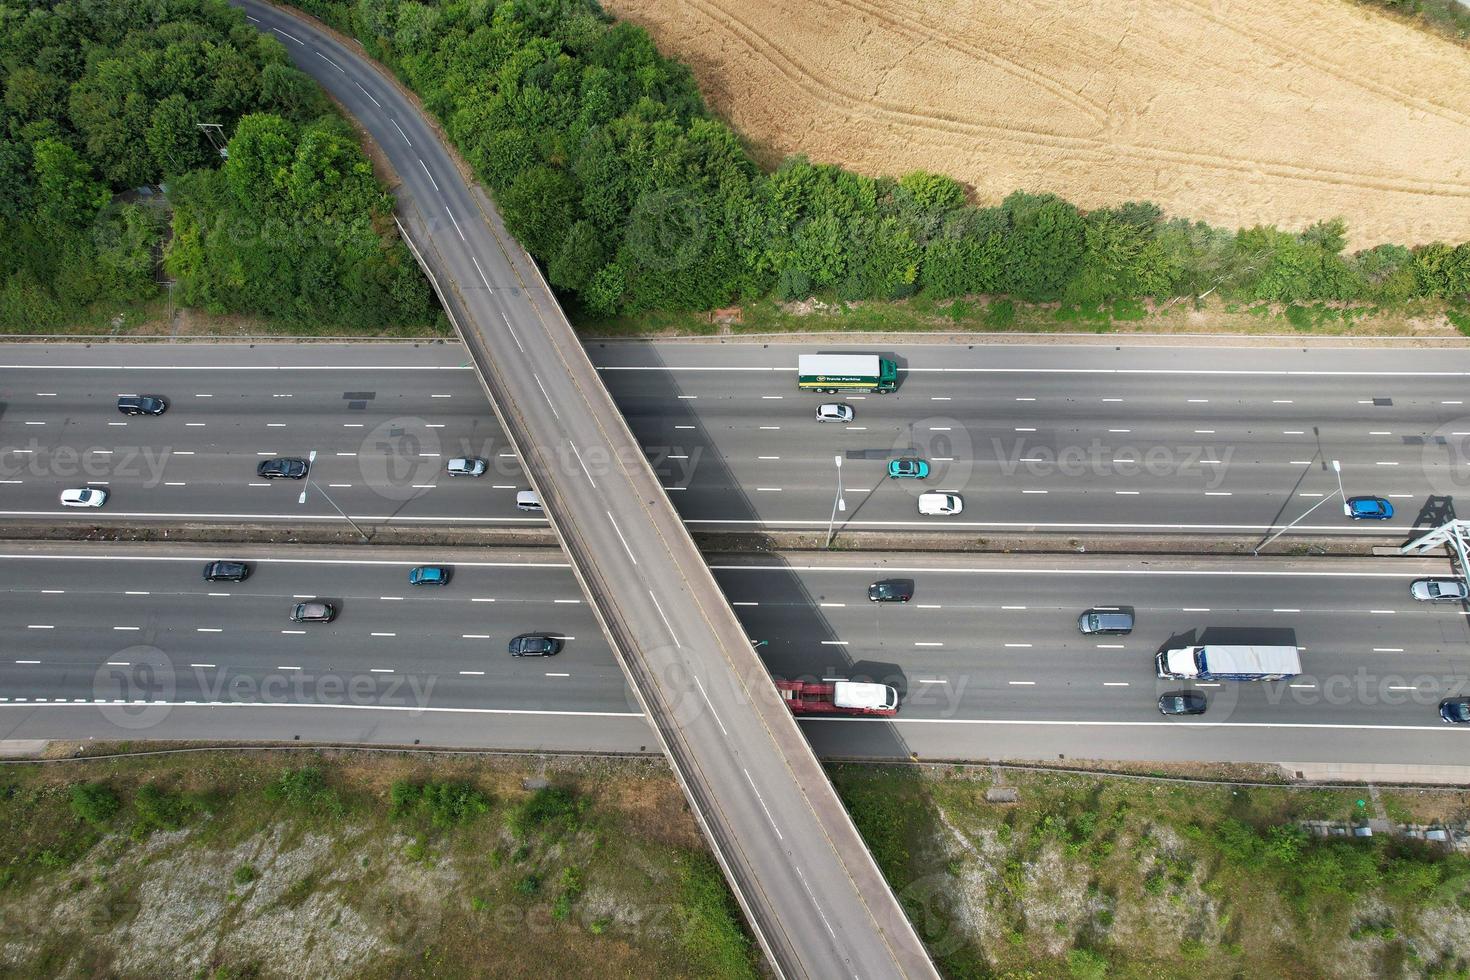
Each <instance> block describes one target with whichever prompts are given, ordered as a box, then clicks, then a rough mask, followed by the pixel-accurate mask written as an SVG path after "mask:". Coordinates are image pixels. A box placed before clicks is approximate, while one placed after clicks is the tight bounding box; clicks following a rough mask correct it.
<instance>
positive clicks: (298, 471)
mask: <svg viewBox="0 0 1470 980" xmlns="http://www.w3.org/2000/svg"><path fill="white" fill-rule="evenodd" d="M306 470H307V465H306V460H304V459H293V458H291V457H290V456H277V457H276V458H275V459H263V460H261V461H260V465H259V466H257V467H256V468H255V475H256V476H260V477H264V478H265V479H267V480H301V479H305V477H306Z"/></svg>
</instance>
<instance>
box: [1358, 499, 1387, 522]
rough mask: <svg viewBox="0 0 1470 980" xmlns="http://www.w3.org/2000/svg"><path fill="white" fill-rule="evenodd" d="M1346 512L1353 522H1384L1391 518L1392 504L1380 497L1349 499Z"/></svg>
mask: <svg viewBox="0 0 1470 980" xmlns="http://www.w3.org/2000/svg"><path fill="white" fill-rule="evenodd" d="M1347 512H1348V516H1349V517H1351V518H1352V519H1353V520H1355V521H1386V520H1388V519H1389V518H1391V517H1393V504H1391V503H1389V502H1388V501H1387V500H1384V499H1383V498H1382V497H1349V498H1348V502H1347Z"/></svg>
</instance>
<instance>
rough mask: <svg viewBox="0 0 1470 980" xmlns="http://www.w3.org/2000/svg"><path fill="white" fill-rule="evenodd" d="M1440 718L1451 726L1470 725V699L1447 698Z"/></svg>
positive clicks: (1442, 706)
mask: <svg viewBox="0 0 1470 980" xmlns="http://www.w3.org/2000/svg"><path fill="white" fill-rule="evenodd" d="M1439 716H1440V718H1442V719H1444V720H1445V721H1447V722H1449V723H1450V724H1451V725H1470V698H1445V699H1444V700H1443V701H1441V702H1440V703H1439Z"/></svg>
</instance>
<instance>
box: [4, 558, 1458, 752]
mask: <svg viewBox="0 0 1470 980" xmlns="http://www.w3.org/2000/svg"><path fill="white" fill-rule="evenodd" d="M218 557H244V558H246V559H247V560H249V561H250V562H251V564H252V568H253V572H252V574H251V577H250V578H249V579H247V580H246V581H245V582H243V583H206V582H204V581H203V580H202V578H201V575H200V571H201V569H202V567H203V564H204V562H205V561H206V560H207V559H209V558H218ZM915 558H916V556H913V555H851V554H836V555H827V556H813V555H788V556H774V557H771V558H767V559H763V560H759V561H753V560H751V559H744V558H742V559H738V560H736V559H721V558H718V557H717V558H716V559H715V561H714V568H715V574H716V577H717V578H718V580H719V582H720V584H721V586H722V587H723V588H724V589H725V591H726V592H727V594H728V595H729V597H730V599H731V601H732V603H733V604H734V606H735V609H736V611H737V612H738V613H739V615H740V617H741V620H742V623H743V625H744V626H745V628H746V630H747V632H748V633H749V635H750V637H751V638H752V639H755V640H765V641H766V643H765V645H763V646H762V647H761V648H760V652H761V654H762V656H763V657H764V658H765V660H766V662H767V663H768V665H769V667H770V670H771V671H772V672H773V673H776V674H780V675H784V676H816V677H871V678H872V679H875V680H881V681H883V682H886V683H891V684H894V685H896V686H898V687H899V688H900V689H901V690H902V691H903V694H904V702H903V707H902V709H901V711H900V714H899V720H898V721H897V722H896V723H894V724H886V723H881V722H872V721H860V722H806V723H804V727H805V728H806V730H807V731H808V733H809V734H811V736H812V738H813V740H814V742H815V743H816V744H817V745H818V746H819V748H821V750H822V751H823V753H824V754H829V755H838V756H854V755H879V756H884V757H892V756H895V755H897V756H899V757H902V756H903V755H905V754H906V753H907V752H908V751H913V752H917V753H918V754H919V755H920V756H921V757H925V758H930V757H948V758H1038V757H1042V758H1047V757H1049V758H1055V757H1056V755H1058V754H1060V755H1064V756H1066V757H1069V758H1080V757H1088V758H1119V759H1156V760H1175V759H1188V758H1194V757H1197V758H1201V759H1209V760H1219V761H1267V762H1269V761H1281V760H1282V759H1283V758H1291V759H1294V760H1296V761H1338V762H1342V761H1364V762H1372V761H1396V762H1436V761H1437V762H1443V763H1450V762H1460V761H1463V752H1464V743H1463V742H1461V741H1459V739H1461V738H1463V737H1466V736H1470V732H1467V731H1465V730H1462V729H1459V728H1453V727H1450V726H1446V725H1443V724H1442V723H1441V722H1440V721H1439V719H1438V716H1437V714H1436V711H1435V709H1436V706H1437V704H1438V702H1439V700H1440V699H1441V698H1443V697H1447V696H1453V695H1458V694H1464V693H1466V685H1467V682H1470V669H1467V667H1466V664H1465V660H1464V652H1463V651H1464V650H1465V649H1466V643H1467V641H1470V625H1467V622H1466V619H1467V617H1466V610H1465V609H1464V608H1463V607H1461V606H1460V605H1458V604H1454V603H1450V604H1442V605H1430V604H1425V603H1419V602H1415V601H1414V600H1412V599H1411V598H1410V597H1409V595H1408V583H1409V582H1410V581H1412V580H1413V579H1414V578H1416V577H1419V576H1422V575H1427V574H1446V573H1447V571H1448V569H1447V563H1446V562H1445V561H1444V560H1442V559H1436V560H1419V559H1412V560H1405V559H1377V560H1340V559H1332V560H1322V559H1317V560H1310V559H1307V560H1288V559H1259V560H1255V561H1245V560H1237V559H1206V560H1200V561H1185V560H1175V559H1158V558H1148V559H1122V558H1113V557H1092V556H1075V557H1065V556H1064V557H1048V558H1023V557H1008V558H1005V559H997V558H985V557H981V556H962V555H925V556H922V562H921V563H916V562H915ZM0 559H3V560H0V626H3V628H4V629H5V631H6V633H7V635H9V636H11V637H13V638H14V641H13V643H12V645H11V647H10V649H9V650H8V651H7V656H6V657H5V658H4V660H3V661H0V724H3V731H4V734H5V737H9V738H19V737H45V735H46V734H50V735H53V736H57V737H60V736H66V737H76V736H77V735H78V734H79V733H80V734H90V735H94V736H96V737H101V738H119V737H143V736H151V737H170V738H182V737H213V738H222V737H238V738H251V739H269V738H276V737H284V738H289V737H291V735H301V736H302V737H304V738H318V739H320V738H328V739H331V738H339V739H343V740H355V739H354V738H353V736H360V737H361V739H362V740H366V741H391V740H394V739H396V740H398V741H399V742H400V743H401V742H411V741H413V739H420V740H422V741H423V743H424V744H440V745H479V746H495V747H503V748H536V749H545V750H577V749H590V750H613V751H647V750H649V749H650V748H652V747H654V743H653V742H652V740H651V733H650V731H649V729H648V728H647V727H646V726H645V725H643V724H642V720H643V719H642V712H641V709H640V707H639V705H638V702H637V699H636V698H635V697H633V695H632V694H631V692H630V691H629V690H628V689H627V687H626V683H625V681H624V679H623V675H622V673H621V671H620V669H619V668H618V666H617V663H616V660H615V659H614V657H613V655H612V653H611V651H610V650H609V649H608V647H607V645H606V643H605V642H604V641H603V639H602V636H601V634H600V631H599V630H598V629H597V627H596V623H595V620H594V618H593V617H592V615H591V611H590V610H589V609H588V608H587V606H586V605H585V603H583V602H581V601H580V594H579V590H578V589H577V586H576V580H575V578H574V577H573V576H572V574H571V571H570V569H569V567H568V566H567V565H566V563H565V560H564V558H563V557H562V556H561V555H560V554H558V553H556V552H551V551H533V552H506V551H492V550H486V549H475V550H472V549H462V550H456V551H426V550H424V549H402V548H374V549H371V550H370V551H364V549H360V548H359V549H295V548H285V549H282V548H266V547H259V546H253V547H247V548H240V549H235V550H233V551H231V552H230V553H229V554H227V555H221V554H219V553H216V552H212V551H210V550H208V549H202V548H199V547H196V546H190V547H186V548H180V547H177V546H159V547H150V546H137V545H132V546H123V545H112V546H107V547H106V549H105V550H104V549H98V548H96V547H83V546H58V545H34V546H26V547H16V546H10V547H8V548H7V549H5V553H4V554H3V555H0ZM429 562H432V563H445V564H449V565H451V566H452V568H453V577H452V579H451V581H450V583H449V584H448V585H446V586H443V587H439V588H429V587H417V588H415V587H411V586H409V585H408V584H407V573H408V570H409V569H410V568H412V567H413V566H415V565H417V564H423V563H429ZM879 578H907V579H911V580H913V582H914V585H915V595H914V599H913V601H912V602H910V603H908V604H906V605H896V604H873V603H870V602H868V600H867V598H866V589H867V585H868V584H869V583H870V582H872V581H875V580H877V579H879ZM323 583H330V591H328V592H323V591H322V590H323ZM306 596H318V597H321V598H325V599H328V600H330V601H332V602H333V603H335V604H336V605H337V606H338V607H339V609H340V615H339V618H338V619H337V621H336V622H333V623H331V624H326V625H320V624H292V623H290V622H287V618H286V617H287V611H288V610H289V608H290V607H291V606H292V605H293V604H294V603H295V602H296V601H300V599H301V598H302V597H306ZM1094 605H1116V606H1126V607H1130V608H1132V609H1133V610H1134V612H1135V615H1136V617H1137V628H1136V629H1135V631H1134V633H1133V634H1132V635H1130V636H1125V637H1115V636H1107V637H1085V636H1082V635H1081V634H1079V633H1078V632H1077V628H1076V619H1077V615H1078V614H1079V613H1080V612H1081V611H1083V610H1084V609H1087V608H1089V607H1091V606H1094ZM530 631H540V632H549V633H553V634H556V635H560V636H563V637H567V638H568V639H567V643H566V647H565V649H564V650H563V652H562V653H561V654H560V655H558V656H556V657H554V658H547V659H524V660H520V659H514V658H511V657H509V656H508V655H507V653H506V649H505V645H506V643H507V641H508V640H509V639H510V637H511V636H513V635H515V634H517V633H521V632H530ZM1197 639H1204V640H1207V641H1215V642H1272V643H1295V644H1297V645H1299V646H1300V647H1301V649H1302V661H1303V666H1304V670H1305V672H1304V674H1303V676H1301V677H1298V678H1295V679H1294V680H1292V681H1290V682H1281V683H1275V684H1215V685H1185V684H1181V683H1178V682H1173V681H1168V682H1164V681H1159V680H1157V679H1156V678H1155V677H1154V676H1153V669H1152V668H1153V665H1152V658H1153V654H1154V653H1155V652H1156V651H1157V650H1158V649H1159V648H1160V647H1162V646H1165V645H1172V644H1176V643H1186V642H1192V641H1193V640H1197ZM1188 686H1195V687H1198V688H1199V689H1201V690H1203V691H1204V692H1205V693H1206V696H1207V697H1208V698H1209V699H1210V709H1209V711H1208V712H1207V713H1206V714H1205V715H1204V716H1203V717H1201V718H1198V719H1186V720H1166V719H1163V718H1162V717H1161V716H1159V714H1158V713H1157V710H1156V709H1155V706H1154V704H1155V701H1156V700H1157V698H1158V696H1159V694H1160V693H1162V692H1164V691H1166V690H1177V689H1180V688H1181V687H1188ZM99 701H100V703H99ZM272 712H274V713H272ZM344 716H345V717H344ZM252 718H254V719H255V722H254V724H253V727H252V724H251V721H250V719H252ZM283 719H287V720H286V721H283ZM133 721H136V722H137V723H138V725H139V727H137V728H130V727H126V725H127V723H130V722H133ZM114 722H116V724H114ZM215 723H218V724H219V725H220V726H221V728H220V730H219V731H218V732H216V731H212V730H211V729H210V725H212V724H215ZM379 724H381V726H382V728H381V729H380V728H379V727H378V726H379ZM283 725H288V726H290V727H285V728H283ZM67 726H71V727H69V728H68V727H67ZM109 726H111V727H110V728H109ZM415 726H418V727H415ZM1165 729H1168V730H1169V731H1168V732H1167V736H1166V735H1165V733H1164V730H1165ZM283 731H286V732H289V734H287V735H280V734H279V733H280V732H283ZM349 732H350V733H351V734H350V735H349ZM1043 747H1044V748H1043ZM1288 751H1289V752H1290V754H1289V755H1287V753H1288ZM1189 753H1198V755H1197V756H1192V755H1190V754H1189Z"/></svg>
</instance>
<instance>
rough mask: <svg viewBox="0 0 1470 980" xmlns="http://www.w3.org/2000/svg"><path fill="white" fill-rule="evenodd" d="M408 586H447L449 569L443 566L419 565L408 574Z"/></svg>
mask: <svg viewBox="0 0 1470 980" xmlns="http://www.w3.org/2000/svg"><path fill="white" fill-rule="evenodd" d="M408 584H409V585H448V584H449V569H447V568H445V567H444V566H443V565H420V566H419V567H418V568H415V569H412V570H411V571H410V572H409V573H408Z"/></svg>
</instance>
